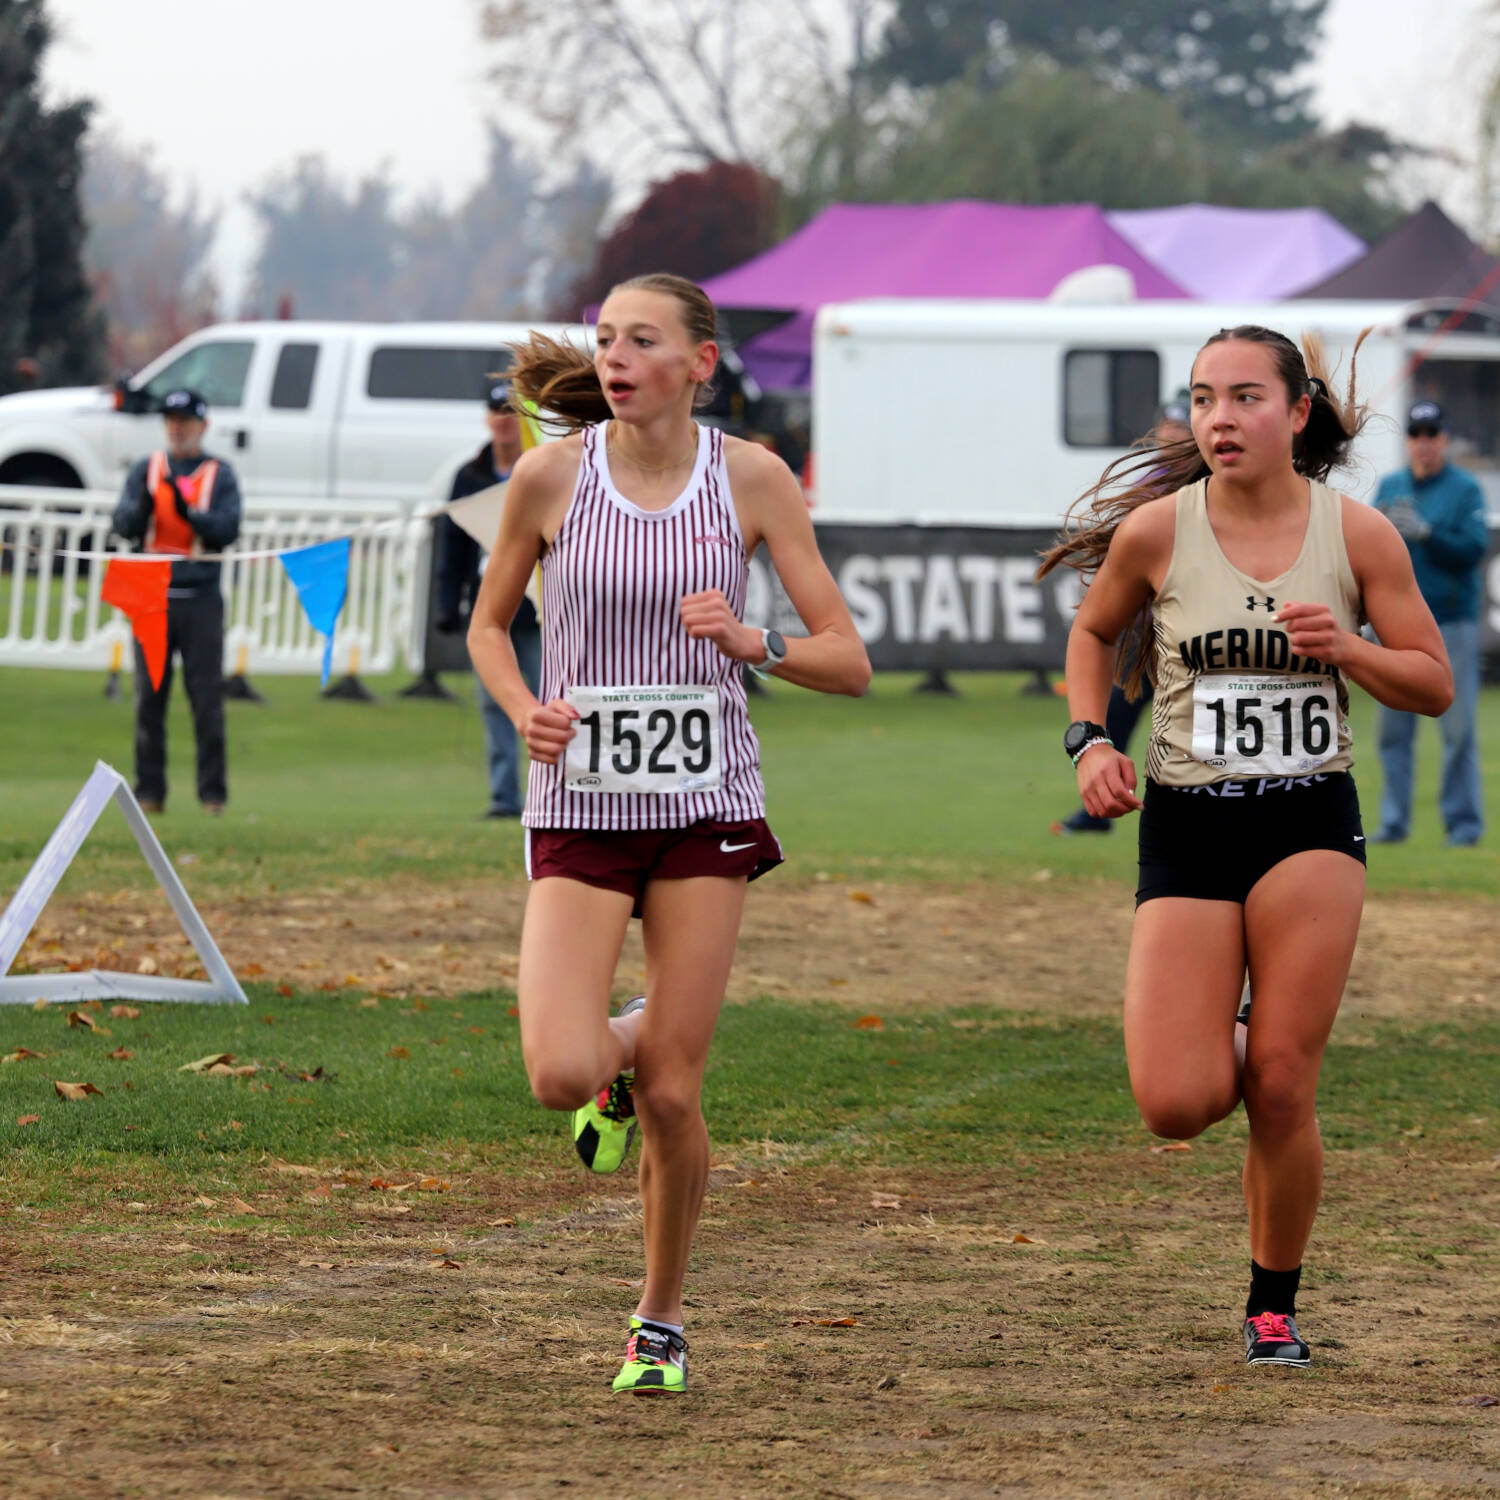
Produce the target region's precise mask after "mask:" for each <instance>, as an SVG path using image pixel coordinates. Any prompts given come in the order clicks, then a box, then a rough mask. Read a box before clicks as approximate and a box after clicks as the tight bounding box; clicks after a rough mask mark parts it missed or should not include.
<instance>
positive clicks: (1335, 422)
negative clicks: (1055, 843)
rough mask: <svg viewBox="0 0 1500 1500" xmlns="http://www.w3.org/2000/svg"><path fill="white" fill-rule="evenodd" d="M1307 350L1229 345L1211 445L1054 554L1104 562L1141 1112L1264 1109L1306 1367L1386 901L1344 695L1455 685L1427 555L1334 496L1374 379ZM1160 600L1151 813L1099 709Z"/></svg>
mask: <svg viewBox="0 0 1500 1500" xmlns="http://www.w3.org/2000/svg"><path fill="white" fill-rule="evenodd" d="M1304 347H1305V349H1306V357H1305V358H1304V354H1303V353H1301V352H1299V351H1298V349H1297V347H1296V345H1294V344H1293V343H1292V342H1291V340H1289V339H1287V338H1285V337H1283V336H1282V335H1281V334H1279V333H1273V332H1272V331H1270V330H1269V329H1265V328H1259V327H1254V326H1247V327H1240V328H1234V329H1226V330H1224V331H1222V332H1220V333H1217V334H1215V335H1214V336H1213V338H1211V339H1210V340H1209V341H1208V343H1207V344H1206V345H1205V346H1204V347H1203V348H1202V349H1201V350H1200V351H1199V353H1198V357H1197V360H1196V361H1195V363H1194V367H1193V381H1192V388H1191V393H1190V395H1191V405H1190V410H1191V416H1192V435H1191V437H1190V438H1188V439H1185V440H1183V441H1182V442H1180V443H1177V444H1174V445H1169V446H1166V447H1164V448H1161V449H1159V450H1152V451H1148V452H1146V453H1145V454H1143V455H1136V454H1132V455H1129V456H1127V458H1125V459H1123V460H1120V461H1119V462H1118V463H1117V464H1115V465H1112V466H1111V468H1110V469H1108V470H1106V472H1105V475H1104V477H1103V479H1101V481H1100V482H1099V484H1098V485H1097V486H1095V488H1094V489H1093V490H1091V491H1090V492H1089V493H1088V494H1087V495H1085V496H1084V497H1083V500H1082V501H1080V503H1079V504H1080V506H1081V507H1085V508H1084V509H1083V513H1082V515H1081V516H1080V523H1081V524H1080V525H1079V527H1078V528H1077V529H1076V530H1073V531H1072V532H1071V533H1070V534H1069V535H1067V536H1065V537H1064V538H1063V539H1062V540H1061V541H1060V542H1059V543H1058V545H1057V546H1056V547H1055V548H1054V549H1053V550H1052V552H1051V553H1049V554H1048V557H1047V559H1046V561H1045V563H1044V565H1043V568H1044V571H1045V570H1046V569H1049V568H1051V567H1054V566H1056V565H1058V564H1059V563H1066V564H1069V565H1070V566H1073V567H1075V568H1078V569H1079V570H1080V571H1081V572H1083V573H1085V574H1086V575H1093V582H1092V583H1091V584H1090V586H1089V589H1088V592H1087V594H1086V595H1085V597H1084V600H1083V603H1082V604H1081V605H1080V607H1079V610H1078V614H1077V617H1076V618H1075V620H1074V622H1073V628H1072V631H1071V633H1070V635H1069V638H1068V660H1067V674H1068V702H1069V705H1070V707H1071V709H1072V711H1073V715H1074V719H1075V722H1074V723H1073V724H1071V725H1070V726H1069V729H1068V735H1067V737H1066V739H1065V747H1066V748H1067V750H1068V752H1069V754H1070V755H1071V757H1072V759H1073V763H1074V765H1075V766H1076V767H1077V770H1078V786H1079V790H1080V792H1081V793H1082V795H1083V800H1084V804H1085V806H1087V808H1088V810H1089V811H1090V812H1091V813H1094V814H1095V815H1096V816H1100V817H1109V818H1116V817H1120V816H1121V815H1123V814H1125V813H1128V812H1134V811H1141V825H1140V884H1139V887H1138V889H1137V892H1136V915H1135V927H1134V932H1133V934H1132V937H1131V944H1130V961H1129V965H1128V967H1127V970H1126V976H1125V1053H1126V1060H1127V1062H1128V1064H1129V1068H1130V1082H1131V1087H1132V1089H1133V1090H1134V1093H1135V1098H1136V1103H1137V1104H1138V1105H1139V1107H1140V1111H1141V1115H1142V1117H1143V1119H1144V1120H1145V1122H1146V1124H1147V1126H1148V1127H1149V1128H1150V1129H1151V1130H1153V1131H1154V1132H1155V1133H1156V1134H1157V1135H1161V1136H1166V1137H1169V1138H1173V1139H1179V1140H1185V1139H1188V1138H1189V1137H1192V1136H1196V1135H1198V1134H1199V1133H1200V1132H1201V1131H1203V1130H1205V1129H1206V1128H1207V1127H1208V1126H1209V1125H1211V1124H1213V1123H1214V1122H1215V1121H1216V1120H1221V1119H1223V1118H1224V1117H1225V1116H1226V1115H1227V1114H1229V1113H1230V1111H1231V1110H1233V1109H1234V1107H1235V1105H1236V1104H1237V1103H1239V1101H1240V1100H1241V1099H1243V1100H1244V1103H1245V1114H1246V1116H1247V1119H1248V1121H1249V1126H1250V1143H1249V1148H1248V1151H1247V1153H1246V1158H1245V1170H1244V1192H1245V1203H1246V1207H1247V1209H1248V1211H1249V1219H1250V1295H1249V1298H1248V1301H1247V1303H1246V1307H1245V1322H1244V1338H1245V1358H1246V1360H1247V1362H1248V1363H1251V1364H1271V1365H1282V1366H1294V1367H1300V1366H1305V1365H1306V1364H1307V1363H1308V1362H1309V1358H1310V1355H1309V1351H1308V1346H1307V1344H1306V1342H1305V1341H1304V1340H1303V1339H1302V1337H1301V1334H1300V1333H1299V1332H1298V1329H1297V1324H1296V1318H1295V1313H1296V1303H1295V1297H1296V1291H1297V1284H1298V1279H1299V1276H1300V1271H1301V1265H1302V1257H1303V1251H1304V1249H1305V1247H1306V1244H1307V1240H1308V1236H1309V1235H1310V1233H1311V1231H1312V1225H1313V1219H1314V1217H1315V1215H1316V1213H1317V1208H1318V1199H1319V1196H1320V1194H1321V1189H1322V1178H1323V1150H1322V1143H1321V1140H1320V1138H1319V1134H1318V1123H1317V1117H1316V1114H1315V1104H1316V1092H1317V1081H1318V1070H1319V1066H1320V1064H1321V1062H1322V1057H1323V1049H1324V1046H1325V1044H1326V1043H1327V1040H1328V1034H1329V1032H1330V1030H1331V1029H1332V1026H1333V1020H1334V1016H1335V1013H1336V1012H1337V1010H1338V1006H1339V1001H1340V999H1341V998H1342V995H1343V991H1344V984H1345V981H1346V980H1347V978H1348V974H1349V964H1350V961H1351V959H1352V958H1353V956H1354V944H1355V938H1356V936H1357V934H1358V930H1359V919H1360V912H1361V908H1362V906H1363V903H1364V887H1365V864H1364V859H1365V854H1364V849H1365V846H1364V835H1363V832H1362V830H1361V827H1360V822H1359V802H1358V799H1357V797H1356V795H1355V790H1354V781H1353V777H1352V776H1351V774H1350V771H1349V767H1350V764H1351V759H1352V758H1351V755H1350V750H1349V731H1348V720H1347V708H1348V683H1349V682H1350V681H1352V682H1355V683H1358V684H1359V686H1360V687H1362V688H1364V689H1365V691H1366V692H1368V693H1369V694H1371V696H1372V697H1374V698H1376V699H1378V700H1379V701H1380V702H1381V703H1385V704H1388V705H1390V706H1391V707H1393V708H1402V709H1406V710H1408V711H1414V712H1417V713H1425V714H1440V713H1442V711H1443V710H1444V709H1445V708H1446V707H1447V706H1448V703H1449V700H1450V699H1451V698H1452V695H1453V679H1452V674H1451V672H1450V671H1449V668H1448V659H1447V654H1446V652H1445V651H1444V649H1443V640H1442V636H1441V634H1440V633H1439V631H1438V628H1437V626H1436V624H1435V623H1434V622H1433V618H1432V615H1431V613H1430V611H1429V610H1428V608H1427V606H1426V604H1425V603H1424V602H1423V599H1422V596H1421V593H1420V592H1419V591H1418V589H1417V584H1416V579H1415V578H1414V576H1413V574H1412V567H1411V561H1410V557H1409V554H1408V552H1407V549H1406V545H1405V543H1404V542H1403V541H1402V540H1401V538H1400V536H1399V535H1398V534H1397V533H1396V530H1395V528H1394V527H1393V526H1391V524H1390V523H1389V522H1388V521H1387V520H1386V518H1385V517H1384V516H1383V515H1381V514H1380V513H1379V512H1378V511H1376V510H1373V509H1371V508H1370V507H1368V506H1365V505H1360V504H1357V503H1356V502H1354V501H1353V500H1351V499H1349V498H1348V497H1347V496H1343V495H1339V494H1337V493H1336V492H1335V491H1333V490H1331V489H1329V488H1328V487H1327V485H1325V484H1324V483H1322V481H1323V480H1324V479H1325V478H1326V477H1327V475H1328V474H1329V473H1330V472H1331V471H1332V470H1333V469H1334V468H1336V467H1337V466H1338V465H1339V464H1341V463H1342V462H1343V461H1344V459H1345V458H1346V456H1347V454H1348V452H1349V449H1350V447H1351V445H1352V443H1353V440H1354V438H1355V437H1356V436H1357V435H1358V433H1359V431H1360V429H1361V428H1362V426H1363V425H1364V420H1365V414H1364V411H1363V409H1362V408H1360V407H1358V406H1357V405H1356V404H1355V400H1354V370H1353V366H1352V364H1351V368H1350V378H1349V392H1348V395H1347V397H1346V399H1345V400H1343V401H1342V402H1340V401H1337V400H1335V398H1334V397H1333V395H1332V394H1331V392H1330V390H1329V386H1328V379H1327V374H1326V371H1325V370H1324V369H1323V365H1322V351H1321V348H1320V347H1319V346H1318V345H1317V344H1316V343H1315V342H1312V341H1307V342H1306V343H1305V345H1304ZM1357 348H1358V346H1357V345H1356V351H1357ZM1309 372H1311V373H1309ZM1153 471H1155V472H1153ZM1163 472H1164V473H1165V475H1166V476H1167V478H1168V483H1166V484H1165V485H1164V484H1163V483H1162V482H1161V479H1162V473H1163ZM1122 481H1123V482H1125V487H1124V489H1123V490H1121V489H1119V488H1117V487H1116V486H1118V484H1119V483H1121V482H1122ZM1111 488H1112V492H1111V493H1106V490H1108V489H1111ZM1164 489H1165V490H1167V491H1168V493H1166V494H1165V495H1164V494H1163V490H1164ZM1143 612H1144V613H1145V614H1147V616H1148V618H1149V622H1150V626H1149V628H1148V629H1147V630H1146V631H1145V632H1143V641H1142V645H1141V649H1140V652H1139V653H1138V655H1137V656H1136V658H1135V660H1134V661H1132V662H1122V663H1120V665H1121V667H1122V669H1123V673H1124V677H1125V678H1126V679H1127V683H1126V685H1127V687H1130V688H1131V689H1132V690H1134V691H1139V687H1140V683H1141V679H1142V675H1143V672H1144V670H1145V668H1146V665H1147V663H1148V661H1149V662H1150V664H1151V666H1152V668H1153V671H1152V676H1153V678H1154V682H1155V700H1154V704H1153V710H1152V731H1151V744H1150V747H1149V749H1148V752H1147V759H1146V765H1147V777H1148V780H1147V784H1146V793H1145V801H1144V803H1142V802H1141V801H1140V800H1138V799H1137V797H1136V795H1135V788H1136V778H1135V769H1134V767H1133V766H1132V765H1131V762H1130V760H1129V758H1128V757H1126V756H1125V755H1123V754H1121V753H1120V752H1119V751H1118V750H1116V749H1115V748H1114V747H1113V746H1112V745H1111V744H1110V742H1109V739H1108V736H1107V735H1105V734H1104V732H1103V731H1102V730H1101V729H1100V728H1099V726H1098V724H1097V722H1095V721H1097V720H1098V719H1099V718H1101V717H1102V715H1103V712H1104V705H1105V702H1106V700H1107V699H1108V697H1109V687H1110V681H1111V678H1112V676H1113V675H1114V673H1113V669H1114V666H1115V658H1116V651H1115V647H1116V643H1117V642H1118V641H1119V639H1120V637H1121V636H1122V634H1123V633H1124V632H1125V630H1126V629H1127V627H1128V626H1129V625H1130V624H1131V623H1132V622H1133V621H1134V620H1136V619H1137V618H1139V617H1140V616H1141V615H1142V614H1143ZM1365 619H1368V621H1369V622H1370V623H1371V624H1372V625H1373V626H1374V628H1375V631H1376V633H1377V634H1378V636H1379V644H1376V643H1375V642H1374V641H1370V640H1367V639H1364V638H1363V637H1362V636H1361V634H1360V625H1361V623H1362V621H1363V620H1365ZM1247 967H1248V970H1249V979H1250V985H1249V993H1250V994H1253V996H1254V1004H1253V1009H1252V1010H1250V1011H1241V1016H1240V1018H1239V1019H1243V1020H1245V1021H1247V1022H1248V1024H1247V1025H1239V1024H1237V1017H1236V1002H1237V1001H1238V1000H1239V998H1240V994H1241V985H1242V983H1243V981H1244V979H1245V975H1246V969H1247Z"/></svg>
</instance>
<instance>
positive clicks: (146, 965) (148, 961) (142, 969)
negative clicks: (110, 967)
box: [135, 953, 156, 974]
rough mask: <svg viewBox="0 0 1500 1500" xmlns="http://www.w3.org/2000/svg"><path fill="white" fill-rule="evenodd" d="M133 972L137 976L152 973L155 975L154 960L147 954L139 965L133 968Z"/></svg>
mask: <svg viewBox="0 0 1500 1500" xmlns="http://www.w3.org/2000/svg"><path fill="white" fill-rule="evenodd" d="M135 972H136V973H137V974H154V973H156V960H155V959H154V958H152V957H151V955H150V954H149V953H148V954H147V955H146V956H145V957H144V958H143V959H142V960H141V961H140V963H138V964H137V965H136V966H135Z"/></svg>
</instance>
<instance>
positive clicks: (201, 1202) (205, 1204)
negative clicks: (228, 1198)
mask: <svg viewBox="0 0 1500 1500" xmlns="http://www.w3.org/2000/svg"><path fill="white" fill-rule="evenodd" d="M193 1203H194V1205H195V1206H196V1207H198V1208H217V1207H218V1206H219V1205H218V1200H217V1199H216V1198H205V1197H204V1196H203V1194H202V1193H199V1194H198V1196H197V1197H196V1198H194V1199H193Z"/></svg>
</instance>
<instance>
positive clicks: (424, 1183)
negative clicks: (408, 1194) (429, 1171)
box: [417, 1177, 453, 1193]
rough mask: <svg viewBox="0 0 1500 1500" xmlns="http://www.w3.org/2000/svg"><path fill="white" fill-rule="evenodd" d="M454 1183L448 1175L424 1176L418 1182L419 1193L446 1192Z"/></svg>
mask: <svg viewBox="0 0 1500 1500" xmlns="http://www.w3.org/2000/svg"><path fill="white" fill-rule="evenodd" d="M452 1186H453V1184H452V1183H451V1182H449V1181H448V1179H447V1178H446V1177H423V1178H421V1179H420V1180H419V1181H418V1182H417V1191H418V1192H419V1193H446V1192H447V1191H448V1190H449V1189H450V1188H451V1187H452Z"/></svg>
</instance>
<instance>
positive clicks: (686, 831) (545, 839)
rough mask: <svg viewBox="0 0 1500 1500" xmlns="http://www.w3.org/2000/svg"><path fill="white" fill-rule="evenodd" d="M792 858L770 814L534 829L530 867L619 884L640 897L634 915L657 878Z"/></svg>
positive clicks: (742, 872) (745, 872)
mask: <svg viewBox="0 0 1500 1500" xmlns="http://www.w3.org/2000/svg"><path fill="white" fill-rule="evenodd" d="M785 858H786V856H785V855H784V854H782V852H781V845H780V844H778V843H777V842H776V835H775V834H774V833H772V832H771V829H770V827H769V825H768V824H767V823H766V820H765V819H764V818H756V819H755V820H754V821H753V822H750V823H721V822H718V821H716V820H714V819H705V820H704V821H703V822H701V823H693V824H690V825H689V826H688V827H686V828H637V829H629V828H627V829H620V830H615V829H593V828H528V829H527V830H526V873H527V875H528V876H529V877H530V878H531V879H532V880H544V879H546V878H547V877H548V876H553V875H560V876H562V877H563V879H565V880H581V881H582V882H583V883H584V884H585V885H594V886H598V887H599V888H600V889H601V890H606V891H619V892H620V893H621V894H622V895H626V896H629V897H630V898H631V899H632V900H633V901H634V902H635V909H634V911H633V912H632V913H631V915H632V916H637V917H638V916H640V914H641V899H642V897H644V896H645V894H646V886H647V885H648V883H649V882H651V881H653V880H687V879H690V878H691V877H692V876H695V875H727V876H729V877H731V878H735V877H739V876H743V877H744V878H745V879H746V880H756V879H758V878H759V877H760V876H762V875H764V874H765V873H766V871H767V870H773V869H775V868H776V866H777V865H779V864H780V863H781V862H782V860H783V859H785Z"/></svg>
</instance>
